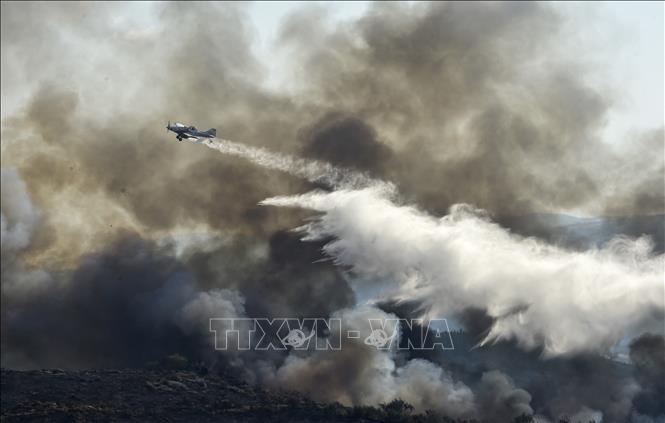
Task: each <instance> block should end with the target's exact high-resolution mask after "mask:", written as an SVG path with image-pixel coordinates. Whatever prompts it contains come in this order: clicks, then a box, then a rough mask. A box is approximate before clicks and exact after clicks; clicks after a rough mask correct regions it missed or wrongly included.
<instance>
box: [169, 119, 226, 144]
mask: <svg viewBox="0 0 665 423" xmlns="http://www.w3.org/2000/svg"><path fill="white" fill-rule="evenodd" d="M169 131H171V132H174V133H176V134H178V135H177V136H176V138H177V139H178V141H182V139H183V138H185V139H187V138H195V139H199V138H215V137H216V136H217V130H216V129H215V128H210V129H208V130H207V131H199V130H198V129H196V127H194V126H185V125H183V124H182V123H179V122H176V123H174V124H173V125H171V121H169V123H168V124H167V125H166V132H169Z"/></svg>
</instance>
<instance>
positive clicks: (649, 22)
mask: <svg viewBox="0 0 665 423" xmlns="http://www.w3.org/2000/svg"><path fill="white" fill-rule="evenodd" d="M317 3H318V4H317V5H316V7H321V8H323V9H325V10H327V11H328V13H329V14H330V17H331V18H332V19H333V20H335V21H337V22H342V21H344V20H346V19H353V18H357V17H360V16H362V14H363V13H364V11H365V10H366V9H367V8H368V7H370V5H371V2H365V1H356V2H326V4H323V3H324V2H317ZM552 5H553V6H554V7H555V8H556V9H557V10H559V11H560V12H561V13H562V14H563V15H564V16H565V17H567V21H568V26H567V27H566V28H565V30H564V31H563V32H562V33H563V34H565V35H566V36H567V37H568V38H565V39H562V40H561V51H560V52H556V53H558V54H562V56H563V57H570V58H571V59H574V60H576V61H579V60H580V58H583V60H582V62H583V63H585V62H586V63H588V64H589V66H593V67H597V69H596V70H595V72H591V74H592V75H594V74H595V76H596V78H597V81H590V82H592V83H598V84H602V85H601V86H602V87H604V88H605V89H609V90H611V91H612V92H614V93H615V97H616V108H615V109H614V110H613V112H612V113H610V116H609V122H608V126H607V128H606V131H605V137H606V139H607V140H608V141H616V140H617V139H623V138H625V137H626V136H630V134H631V133H632V131H633V130H634V129H638V128H639V129H646V128H653V127H658V126H662V125H663V116H664V114H665V110H664V103H665V97H664V91H665V87H664V84H663V79H664V75H665V69H664V62H665V59H664V58H665V44H664V39H665V34H664V32H663V22H664V16H665V4H664V3H662V2H589V3H583V2H554V3H552ZM304 6H305V7H315V6H313V5H309V6H307V5H304V4H303V3H301V2H262V1H259V2H254V3H252V4H251V6H250V9H249V12H250V15H251V17H252V20H253V22H254V25H255V29H256V31H257V39H256V42H255V48H256V50H255V51H256V53H257V55H258V57H260V58H261V59H262V60H263V61H264V62H265V63H266V65H267V66H269V67H270V73H271V75H270V79H269V82H270V83H271V84H274V85H279V84H280V83H282V82H283V81H282V80H281V79H280V76H283V75H280V64H281V63H283V61H285V60H288V58H285V57H281V56H280V55H279V50H278V49H275V47H276V46H275V39H276V37H277V35H278V33H279V27H280V23H281V22H282V21H283V19H284V18H285V17H286V16H288V14H290V13H292V12H293V11H295V10H297V9H298V8H302V7H304Z"/></svg>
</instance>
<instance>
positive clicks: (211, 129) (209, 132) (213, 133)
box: [206, 128, 217, 137]
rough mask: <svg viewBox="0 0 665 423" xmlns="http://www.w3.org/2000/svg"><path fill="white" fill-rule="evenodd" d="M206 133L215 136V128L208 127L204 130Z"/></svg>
mask: <svg viewBox="0 0 665 423" xmlns="http://www.w3.org/2000/svg"><path fill="white" fill-rule="evenodd" d="M206 132H207V133H208V134H210V135H212V136H213V137H216V136H217V130H216V129H215V128H210V129H208V130H207V131H206Z"/></svg>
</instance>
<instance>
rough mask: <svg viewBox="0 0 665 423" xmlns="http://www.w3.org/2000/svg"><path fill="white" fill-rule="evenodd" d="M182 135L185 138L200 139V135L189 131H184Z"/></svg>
mask: <svg viewBox="0 0 665 423" xmlns="http://www.w3.org/2000/svg"><path fill="white" fill-rule="evenodd" d="M180 136H181V137H183V138H195V139H197V140H198V139H199V137H197V136H196V135H193V134H190V133H189V132H182V133H181V134H180Z"/></svg>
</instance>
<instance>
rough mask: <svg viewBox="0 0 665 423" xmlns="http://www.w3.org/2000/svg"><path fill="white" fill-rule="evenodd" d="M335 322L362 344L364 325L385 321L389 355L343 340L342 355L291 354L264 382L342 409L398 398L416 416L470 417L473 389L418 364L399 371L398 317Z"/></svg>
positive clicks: (353, 315) (357, 316)
mask: <svg viewBox="0 0 665 423" xmlns="http://www.w3.org/2000/svg"><path fill="white" fill-rule="evenodd" d="M333 317H338V318H340V319H342V321H343V322H344V325H345V329H353V330H357V331H358V333H359V339H361V340H362V339H364V338H366V337H367V336H369V335H370V328H369V327H368V325H367V322H368V319H380V320H383V321H386V326H385V330H386V331H387V333H390V334H392V333H395V338H394V339H393V341H392V342H391V349H389V350H379V349H377V348H376V347H374V346H368V345H365V344H364V343H363V341H361V340H356V339H343V341H342V348H341V351H332V350H318V351H309V352H306V353H305V355H304V356H303V355H298V354H296V353H295V352H292V353H291V354H290V355H289V356H288V357H287V359H286V360H285V362H284V364H283V365H282V366H281V367H279V369H277V371H276V372H275V373H274V374H273V375H271V378H270V379H269V380H268V381H267V382H268V383H270V384H272V385H273V386H279V387H288V388H290V389H296V390H301V391H303V392H307V393H308V394H309V395H311V396H313V397H315V398H318V399H324V400H329V401H338V402H340V403H342V404H345V405H377V404H381V403H388V402H390V401H391V400H393V399H395V398H401V399H403V400H405V401H406V402H408V403H409V404H412V405H413V406H414V407H415V409H416V410H417V411H425V410H427V409H432V410H438V411H442V412H446V413H448V414H449V415H453V416H455V417H462V416H472V415H474V414H473V413H474V410H475V408H476V407H475V399H474V395H473V392H472V391H471V389H470V388H469V387H467V386H466V385H465V384H464V383H462V382H460V381H457V382H456V381H453V379H452V378H451V377H450V375H448V374H447V373H446V372H445V371H444V370H443V369H442V368H441V367H439V366H437V365H435V364H433V363H431V362H429V361H426V360H421V359H414V360H410V361H408V362H407V363H406V364H405V365H404V366H401V367H399V366H397V364H396V363H395V356H396V353H397V351H396V349H397V345H398V344H399V331H396V332H394V329H395V327H394V323H390V319H396V316H394V315H391V314H387V313H385V312H383V311H381V310H379V309H376V308H373V307H369V306H358V307H355V308H353V309H347V310H341V311H339V312H337V313H335V314H334V315H333ZM322 381H325V383H321V382H322Z"/></svg>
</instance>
